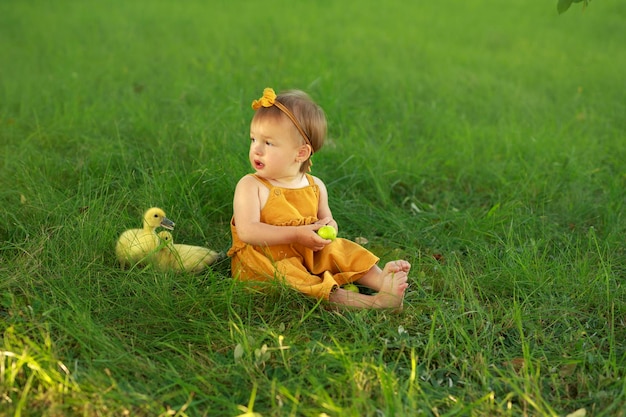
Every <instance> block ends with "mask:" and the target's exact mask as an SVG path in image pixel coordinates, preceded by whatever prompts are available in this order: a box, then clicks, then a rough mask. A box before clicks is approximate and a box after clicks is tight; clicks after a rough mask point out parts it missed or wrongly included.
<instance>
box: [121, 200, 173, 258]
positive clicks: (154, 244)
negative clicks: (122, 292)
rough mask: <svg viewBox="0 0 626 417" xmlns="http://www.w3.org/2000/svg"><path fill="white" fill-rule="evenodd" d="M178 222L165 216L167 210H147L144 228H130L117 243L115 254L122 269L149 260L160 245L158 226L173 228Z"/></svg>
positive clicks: (144, 216) (155, 208)
mask: <svg viewBox="0 0 626 417" xmlns="http://www.w3.org/2000/svg"><path fill="white" fill-rule="evenodd" d="M175 225H176V224H175V223H174V222H173V221H171V220H170V219H168V218H167V217H165V212H164V211H163V210H161V209H160V208H158V207H152V208H149V209H148V210H146V212H145V213H144V215H143V229H129V230H126V231H125V232H123V233H122V234H121V235H120V237H119V239H118V240H117V243H116V244H115V255H116V256H117V260H118V261H119V263H120V265H121V267H122V269H125V268H126V266H127V265H134V264H136V263H141V262H144V261H149V260H150V259H149V258H150V257H151V256H152V255H154V253H155V252H156V249H157V248H158V246H159V243H160V241H159V238H158V236H157V234H156V228H157V227H159V226H160V227H164V228H166V229H168V230H173V229H174V226H175ZM146 258H148V259H146Z"/></svg>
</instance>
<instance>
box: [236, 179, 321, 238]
mask: <svg viewBox="0 0 626 417" xmlns="http://www.w3.org/2000/svg"><path fill="white" fill-rule="evenodd" d="M262 186H263V185H262V184H260V183H259V181H257V180H256V179H254V178H253V177H252V176H249V175H246V176H245V177H243V178H242V179H241V180H240V181H239V183H237V187H236V188H235V197H234V199H233V214H234V220H235V227H236V228H237V235H238V236H239V238H240V239H241V240H242V241H244V242H246V243H248V244H251V245H267V246H274V245H283V244H291V243H299V244H301V245H304V246H306V247H308V248H311V249H313V250H320V249H322V248H323V247H324V246H326V245H327V244H328V241H327V240H325V239H322V238H321V237H319V236H318V235H317V233H315V231H316V230H317V229H319V228H320V227H321V226H322V224H317V223H316V224H310V225H306V226H274V225H271V224H267V223H263V222H261V201H260V198H259V193H260V192H261V188H260V187H262Z"/></svg>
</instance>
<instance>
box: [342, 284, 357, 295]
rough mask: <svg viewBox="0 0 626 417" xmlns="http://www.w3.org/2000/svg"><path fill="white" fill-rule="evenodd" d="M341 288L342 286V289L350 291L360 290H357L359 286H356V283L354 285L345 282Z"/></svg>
mask: <svg viewBox="0 0 626 417" xmlns="http://www.w3.org/2000/svg"><path fill="white" fill-rule="evenodd" d="M341 288H343V289H344V290H347V291H352V292H356V293H359V292H360V291H359V287H357V286H356V285H354V284H346V285H344V286H343V287H341Z"/></svg>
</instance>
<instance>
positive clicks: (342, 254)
mask: <svg viewBox="0 0 626 417" xmlns="http://www.w3.org/2000/svg"><path fill="white" fill-rule="evenodd" d="M251 175H254V174H251ZM306 176H307V179H308V181H309V185H308V186H306V187H303V188H297V189H290V188H281V187H274V186H273V185H272V184H271V183H270V182H269V181H267V180H265V179H263V178H260V177H258V176H256V175H255V176H254V177H255V178H256V179H258V180H259V181H261V182H262V183H263V184H264V185H265V186H266V187H268V188H269V189H270V193H269V197H268V199H267V202H266V203H265V206H264V207H263V208H262V209H261V221H262V222H264V223H267V224H272V225H276V226H300V225H306V224H311V223H315V222H316V221H317V220H318V219H317V209H318V205H319V194H320V190H319V186H318V185H317V184H315V182H314V180H313V177H311V176H310V175H309V174H306ZM230 230H231V233H232V236H233V244H232V247H231V248H230V249H229V250H228V256H230V257H231V272H232V276H233V278H236V279H240V280H244V281H268V280H271V279H281V280H284V281H285V282H286V283H287V284H288V285H290V286H291V287H293V288H295V289H296V290H298V291H300V292H302V293H304V294H306V295H309V296H312V297H315V298H324V299H328V297H329V296H330V293H331V291H332V290H333V289H334V288H336V287H337V286H341V285H344V284H347V283H350V282H354V281H356V280H358V279H359V278H361V277H362V276H363V275H365V273H367V271H369V270H370V269H371V268H372V267H373V266H374V265H376V264H377V263H378V260H379V258H378V257H377V256H376V255H374V254H373V253H371V252H370V251H368V250H367V249H365V248H363V247H362V246H360V245H358V244H356V243H354V242H352V241H350V240H346V239H342V238H337V239H335V240H334V241H333V242H332V243H330V244H328V245H326V246H325V247H324V249H322V250H320V251H317V252H315V251H313V250H311V249H309V248H307V247H305V246H302V245H300V244H297V243H293V244H285V245H275V246H259V245H250V244H247V243H245V242H242V241H241V240H240V239H239V237H238V236H237V229H236V227H235V220H234V218H233V219H232V220H231V223H230Z"/></svg>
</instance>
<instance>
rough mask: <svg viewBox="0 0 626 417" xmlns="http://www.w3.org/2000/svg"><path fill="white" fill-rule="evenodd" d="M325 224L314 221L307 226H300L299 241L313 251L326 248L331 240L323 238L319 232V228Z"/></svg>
mask: <svg viewBox="0 0 626 417" xmlns="http://www.w3.org/2000/svg"><path fill="white" fill-rule="evenodd" d="M322 226H324V225H323V224H319V223H313V224H309V225H307V226H299V227H298V243H299V244H301V245H302V246H306V247H307V248H309V249H312V250H313V251H319V250H322V249H324V247H325V246H326V245H328V244H329V243H330V242H331V241H330V240H326V239H322V238H321V237H320V236H319V235H318V234H317V229H319V228H320V227H322Z"/></svg>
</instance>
